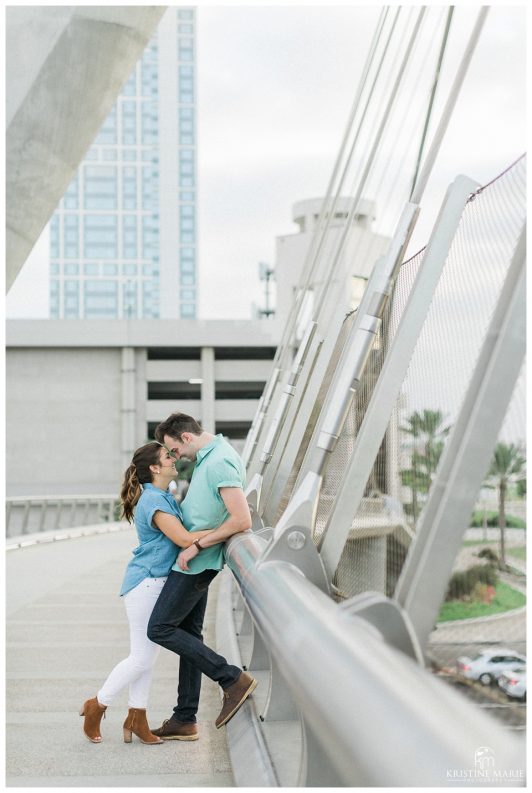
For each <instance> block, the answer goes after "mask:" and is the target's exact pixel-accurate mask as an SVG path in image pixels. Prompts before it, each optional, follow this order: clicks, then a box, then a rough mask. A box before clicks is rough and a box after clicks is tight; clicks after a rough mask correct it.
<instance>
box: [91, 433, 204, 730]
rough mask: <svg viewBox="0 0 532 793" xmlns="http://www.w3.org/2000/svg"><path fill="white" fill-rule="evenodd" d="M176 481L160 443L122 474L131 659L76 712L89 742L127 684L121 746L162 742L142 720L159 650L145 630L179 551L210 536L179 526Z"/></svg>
mask: <svg viewBox="0 0 532 793" xmlns="http://www.w3.org/2000/svg"><path fill="white" fill-rule="evenodd" d="M175 476H176V472H175V468H174V459H173V457H172V456H171V454H170V453H169V452H168V450H167V449H166V448H165V447H164V446H162V445H161V444H160V443H157V442H152V443H147V444H146V445H145V446H141V447H140V449H137V451H136V452H135V454H134V455H133V460H132V462H131V465H130V466H129V468H128V469H127V471H126V472H125V474H124V481H123V484H122V490H121V493H120V497H121V501H122V517H125V518H126V520H128V521H129V522H130V523H131V522H132V520H133V508H134V507H135V506H136V508H135V528H136V530H137V535H138V538H139V542H140V545H139V546H138V548H135V550H134V551H133V559H132V560H131V561H130V562H129V564H128V566H127V568H126V574H125V576H124V581H123V583H122V588H121V590H120V596H121V597H123V598H124V603H125V607H126V612H127V617H128V621H129V631H130V646H131V650H130V654H129V656H128V657H127V658H125V659H124V660H123V661H121V662H120V663H119V664H117V666H115V668H114V669H113V671H112V672H111V674H110V675H109V677H108V678H107V680H106V681H105V683H104V684H103V686H102V688H101V689H100V690H99V691H98V693H97V695H96V696H95V697H93V698H92V699H88V700H87V701H86V702H85V703H84V704H83V707H82V708H81V711H80V715H81V716H85V721H84V724H83V731H84V733H85V735H86V736H87V738H88V739H89V740H90V741H92V742H93V743H101V740H102V738H101V735H100V722H101V720H102V716H103V715H104V714H105V710H106V708H107V706H108V705H110V704H111V702H112V701H113V699H114V697H115V696H116V694H118V692H119V691H121V689H122V688H124V686H126V685H129V713H128V716H127V718H126V720H125V722H124V741H125V742H126V743H131V736H132V733H135V735H137V736H138V737H139V738H140V740H141V741H142V743H146V744H159V743H164V741H163V740H162V739H161V738H158V737H157V736H155V735H153V733H151V732H150V729H149V727H148V721H147V719H146V706H147V704H148V694H149V689H150V684H151V677H152V672H153V666H154V664H155V661H156V658H157V655H158V654H159V650H160V647H159V645H157V644H154V643H153V642H152V641H150V640H149V639H148V637H147V635H146V628H147V625H148V620H149V618H150V615H151V612H152V610H153V607H154V605H155V602H156V600H157V598H158V596H159V593H160V591H161V589H162V588H163V586H164V583H165V581H166V577H167V575H168V573H169V571H170V569H171V567H172V565H173V564H174V562H175V559H176V556H177V553H178V550H177V548H176V546H179V547H180V548H188V546H189V545H191V544H192V543H193V541H194V540H199V539H200V537H201V536H205V535H207V534H209V531H196V532H194V535H193V538H192V535H191V534H190V532H188V531H187V529H186V528H185V527H184V526H183V524H182V522H181V519H182V514H181V510H180V508H179V506H178V505H177V504H176V502H175V500H174V498H173V496H172V495H171V494H170V493H169V492H168V485H169V484H170V482H171V480H172V479H174V478H175Z"/></svg>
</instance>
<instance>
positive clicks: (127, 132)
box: [122, 102, 137, 145]
mask: <svg viewBox="0 0 532 793" xmlns="http://www.w3.org/2000/svg"><path fill="white" fill-rule="evenodd" d="M136 142H137V105H136V103H135V102H124V103H123V104H122V143H124V144H126V145H127V144H134V143H136Z"/></svg>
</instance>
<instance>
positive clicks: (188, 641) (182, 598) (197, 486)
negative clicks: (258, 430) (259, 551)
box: [148, 413, 257, 741]
mask: <svg viewBox="0 0 532 793" xmlns="http://www.w3.org/2000/svg"><path fill="white" fill-rule="evenodd" d="M155 438H156V439H157V441H159V443H163V444H164V445H165V446H166V447H167V449H169V451H170V452H172V453H173V454H175V456H176V458H177V459H179V458H181V457H186V458H188V459H191V460H196V467H195V468H194V472H193V474H192V479H191V482H190V487H189V489H188V493H187V496H186V498H185V499H184V501H183V502H182V504H181V509H182V511H183V518H184V523H185V525H186V526H187V528H189V529H190V531H198V530H200V529H208V528H212V527H217V528H214V529H213V531H212V532H211V534H208V535H207V536H203V537H202V539H201V543H200V542H199V541H197V542H196V543H195V544H194V545H192V546H191V548H192V550H191V552H190V553H188V554H187V556H186V557H183V559H181V560H180V556H178V558H177V560H176V563H175V564H174V566H173V567H172V570H171V571H170V574H169V575H168V579H167V581H166V583H165V585H164V587H163V589H162V591H161V594H160V595H159V598H158V600H157V602H156V604H155V608H154V609H153V612H152V615H151V618H150V621H149V624H148V638H149V639H151V640H152V641H153V642H155V643H156V644H160V645H161V646H162V647H166V648H167V649H168V650H172V652H174V653H177V655H179V656H180V662H179V685H178V692H177V704H176V706H175V707H174V712H173V715H172V716H171V717H170V718H169V719H167V720H166V721H164V722H163V724H162V726H161V727H159V728H157V729H155V730H152V732H153V734H154V735H157V736H159V737H161V738H163V739H165V740H178V741H179V740H181V741H195V740H197V739H198V737H199V735H198V728H197V725H196V713H197V710H198V704H199V695H200V687H201V675H202V673H203V674H205V675H207V676H208V677H210V678H211V680H215V681H216V682H217V683H219V685H220V686H221V688H222V689H223V692H224V700H223V707H222V710H221V712H220V715H219V716H218V718H217V719H216V727H221V726H222V725H223V724H226V723H227V722H228V721H229V719H230V718H231V717H232V716H234V714H235V713H236V712H237V710H238V709H239V708H240V706H241V705H242V704H243V703H244V701H245V700H246V699H247V697H248V696H249V695H250V694H251V692H252V691H253V689H254V688H255V686H256V685H257V681H256V680H255V679H254V678H253V677H251V675H248V674H247V673H246V672H243V671H242V670H241V669H239V668H238V667H237V666H233V665H231V664H228V663H227V661H226V659H225V658H223V657H222V656H221V655H218V654H217V653H215V652H214V650H211V649H210V648H209V647H207V646H206V645H205V644H204V643H203V637H202V629H203V618H204V615H205V608H206V606H207V590H208V587H209V584H210V583H211V581H212V580H213V578H214V577H215V576H216V575H217V573H218V572H219V571H220V570H221V569H222V567H223V565H224V550H223V547H224V546H223V543H224V541H225V540H227V539H228V538H229V537H231V536H232V535H233V534H236V533H237V532H241V531H246V530H248V529H249V528H251V515H250V512H249V507H248V504H247V501H246V497H245V495H244V486H245V469H244V464H243V462H242V460H241V459H240V457H239V455H238V454H237V452H236V451H235V450H234V449H233V447H232V446H231V445H230V444H229V443H228V442H227V441H226V440H225V439H224V438H223V436H222V435H212V434H211V433H209V432H205V431H204V430H203V429H202V428H201V426H200V425H199V424H198V422H197V421H196V420H195V419H193V418H192V417H191V416H187V415H186V414H184V413H173V414H172V415H171V416H169V418H167V419H166V421H163V422H162V423H161V424H159V425H158V427H157V428H156V430H155ZM164 519H165V516H164V515H162V520H164Z"/></svg>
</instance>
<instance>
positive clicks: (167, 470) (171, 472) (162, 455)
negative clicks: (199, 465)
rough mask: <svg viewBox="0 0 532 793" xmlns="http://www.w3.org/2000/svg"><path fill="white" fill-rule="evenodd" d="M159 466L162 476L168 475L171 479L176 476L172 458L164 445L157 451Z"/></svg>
mask: <svg viewBox="0 0 532 793" xmlns="http://www.w3.org/2000/svg"><path fill="white" fill-rule="evenodd" d="M159 466H160V471H161V474H162V475H163V476H168V478H169V479H173V478H174V477H175V476H176V470H175V467H174V458H173V457H172V456H171V455H170V452H168V451H167V450H166V449H165V448H164V447H162V448H161V451H160V452H159Z"/></svg>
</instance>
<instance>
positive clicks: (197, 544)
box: [194, 540, 203, 551]
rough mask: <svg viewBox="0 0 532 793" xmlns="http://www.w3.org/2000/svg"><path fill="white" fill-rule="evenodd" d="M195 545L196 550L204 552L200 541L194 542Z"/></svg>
mask: <svg viewBox="0 0 532 793" xmlns="http://www.w3.org/2000/svg"><path fill="white" fill-rule="evenodd" d="M194 545H195V546H196V548H197V549H198V551H202V550H203V548H202V547H201V545H200V544H199V540H194Z"/></svg>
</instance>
